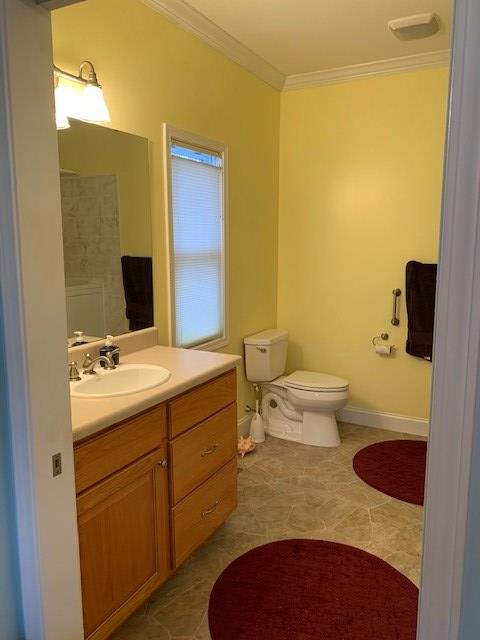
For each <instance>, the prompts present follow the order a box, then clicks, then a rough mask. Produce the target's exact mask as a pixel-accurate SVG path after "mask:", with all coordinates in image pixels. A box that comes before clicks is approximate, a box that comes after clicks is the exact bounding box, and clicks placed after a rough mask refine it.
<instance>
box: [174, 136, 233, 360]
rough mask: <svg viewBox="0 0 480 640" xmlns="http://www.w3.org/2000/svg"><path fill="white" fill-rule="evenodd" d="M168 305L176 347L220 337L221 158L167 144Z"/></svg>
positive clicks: (176, 143) (217, 154)
mask: <svg viewBox="0 0 480 640" xmlns="http://www.w3.org/2000/svg"><path fill="white" fill-rule="evenodd" d="M170 167H171V219H170V220H171V227H172V228H171V244H172V246H171V247H170V267H171V270H172V274H171V277H172V293H173V300H172V306H173V309H174V322H173V325H174V327H173V328H174V341H175V345H176V346H180V347H195V346H199V345H203V344H206V343H210V342H213V341H215V340H219V339H221V338H223V337H224V332H225V327H224V317H225V312H224V298H225V295H224V286H225V284H224V280H225V278H224V215H223V154H222V153H220V152H217V151H214V150H208V149H202V148H198V147H195V146H194V145H190V144H187V143H185V142H183V141H178V140H172V141H171V144H170Z"/></svg>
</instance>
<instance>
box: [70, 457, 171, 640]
mask: <svg viewBox="0 0 480 640" xmlns="http://www.w3.org/2000/svg"><path fill="white" fill-rule="evenodd" d="M164 458H165V450H164V449H159V450H157V451H155V452H153V453H152V454H149V455H148V456H145V457H144V458H142V459H141V460H139V461H138V462H136V463H134V464H132V465H130V466H129V467H126V468H125V469H123V470H122V471H120V472H118V473H116V474H115V475H113V476H111V477H110V478H109V479H107V480H105V481H104V482H102V483H100V484H98V485H96V486H95V487H93V488H91V489H89V490H88V491H85V492H84V493H83V494H80V495H79V496H78V499H77V508H78V531H79V542H80V565H81V575H82V595H83V617H84V626H85V636H86V637H87V638H88V637H94V638H95V639H100V638H104V637H107V636H108V635H109V633H111V632H112V630H113V629H114V628H115V627H117V626H118V625H119V624H120V623H121V622H122V621H123V620H125V619H126V618H127V617H128V615H130V613H132V612H133V611H134V610H135V609H136V608H137V607H138V606H139V605H140V604H141V603H142V602H143V601H144V600H145V599H146V598H147V597H148V595H149V594H150V593H151V592H152V591H153V590H154V589H155V588H156V587H157V586H158V585H159V584H161V582H163V581H164V580H165V579H166V578H167V576H168V572H169V569H168V550H169V539H168V486H167V471H166V469H165V468H164V467H163V466H162V464H161V463H162V460H164Z"/></svg>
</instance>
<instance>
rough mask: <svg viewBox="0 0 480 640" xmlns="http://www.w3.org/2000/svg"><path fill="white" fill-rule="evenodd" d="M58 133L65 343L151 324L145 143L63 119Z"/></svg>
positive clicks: (150, 256)
mask: <svg viewBox="0 0 480 640" xmlns="http://www.w3.org/2000/svg"><path fill="white" fill-rule="evenodd" d="M70 123H71V127H70V128H69V129H65V130H61V131H58V148H59V157H60V184H61V203H62V225H63V249H64V261H65V291H66V298H67V327H68V336H69V341H68V342H69V346H72V344H74V343H75V342H77V340H76V338H75V337H74V332H75V331H83V333H84V334H85V337H84V340H85V341H87V342H90V341H92V340H99V339H100V338H103V337H104V336H105V335H106V334H112V335H119V334H122V333H126V332H128V331H136V330H139V329H145V328H147V327H150V326H152V325H153V291H152V290H153V285H152V232H151V212H150V179H149V141H148V140H146V139H145V138H140V137H138V136H134V135H131V134H129V133H123V132H121V131H117V130H115V129H108V128H106V127H101V126H98V125H94V124H88V123H85V122H80V121H75V120H73V119H72V120H71V121H70Z"/></svg>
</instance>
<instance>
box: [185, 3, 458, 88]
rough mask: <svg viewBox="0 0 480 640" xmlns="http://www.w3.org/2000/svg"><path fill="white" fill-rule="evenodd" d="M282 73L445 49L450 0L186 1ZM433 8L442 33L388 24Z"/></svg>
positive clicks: (331, 67) (449, 27)
mask: <svg viewBox="0 0 480 640" xmlns="http://www.w3.org/2000/svg"><path fill="white" fill-rule="evenodd" d="M184 4H186V5H189V6H190V7H191V8H193V9H195V10H196V11H198V12H199V13H201V14H202V15H203V16H205V17H206V18H208V19H209V20H210V21H211V22H213V23H214V24H215V25H217V26H218V27H220V28H221V29H223V30H224V31H226V32H227V33H228V34H229V35H230V36H232V37H233V38H235V39H236V40H238V41H239V42H240V43H242V44H243V45H244V46H245V47H247V48H248V49H250V50H251V51H253V52H254V53H255V54H257V56H260V58H263V60H265V61H266V62H268V63H269V64H270V65H271V66H272V67H274V68H275V69H277V70H278V71H280V72H281V73H282V74H284V75H285V76H292V75H296V74H302V73H312V72H315V71H324V70H328V69H335V68H338V67H344V66H349V65H358V64H362V63H367V62H373V61H378V60H386V59H391V58H399V57H402V56H412V55H416V54H422V53H427V52H435V51H442V50H446V49H448V48H449V46H450V29H451V23H452V6H453V0H186V1H185V2H184ZM427 12H434V13H436V14H437V15H438V16H439V18H440V23H441V26H440V31H439V32H438V33H437V34H435V35H434V36H431V37H429V38H425V39H422V40H413V41H409V42H405V41H400V40H398V39H397V38H396V37H395V36H393V35H392V33H391V32H390V31H389V29H388V27H387V22H388V21H389V20H392V19H394V18H400V17H403V16H408V15H413V14H417V13H427Z"/></svg>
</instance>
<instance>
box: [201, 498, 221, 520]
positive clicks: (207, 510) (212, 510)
mask: <svg viewBox="0 0 480 640" xmlns="http://www.w3.org/2000/svg"><path fill="white" fill-rule="evenodd" d="M219 502H220V500H217V501H216V502H214V503H213V504H212V506H211V507H209V508H208V509H205V511H202V518H205V517H206V516H209V515H210V514H211V513H213V512H214V511H216V510H217V507H218V503H219Z"/></svg>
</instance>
